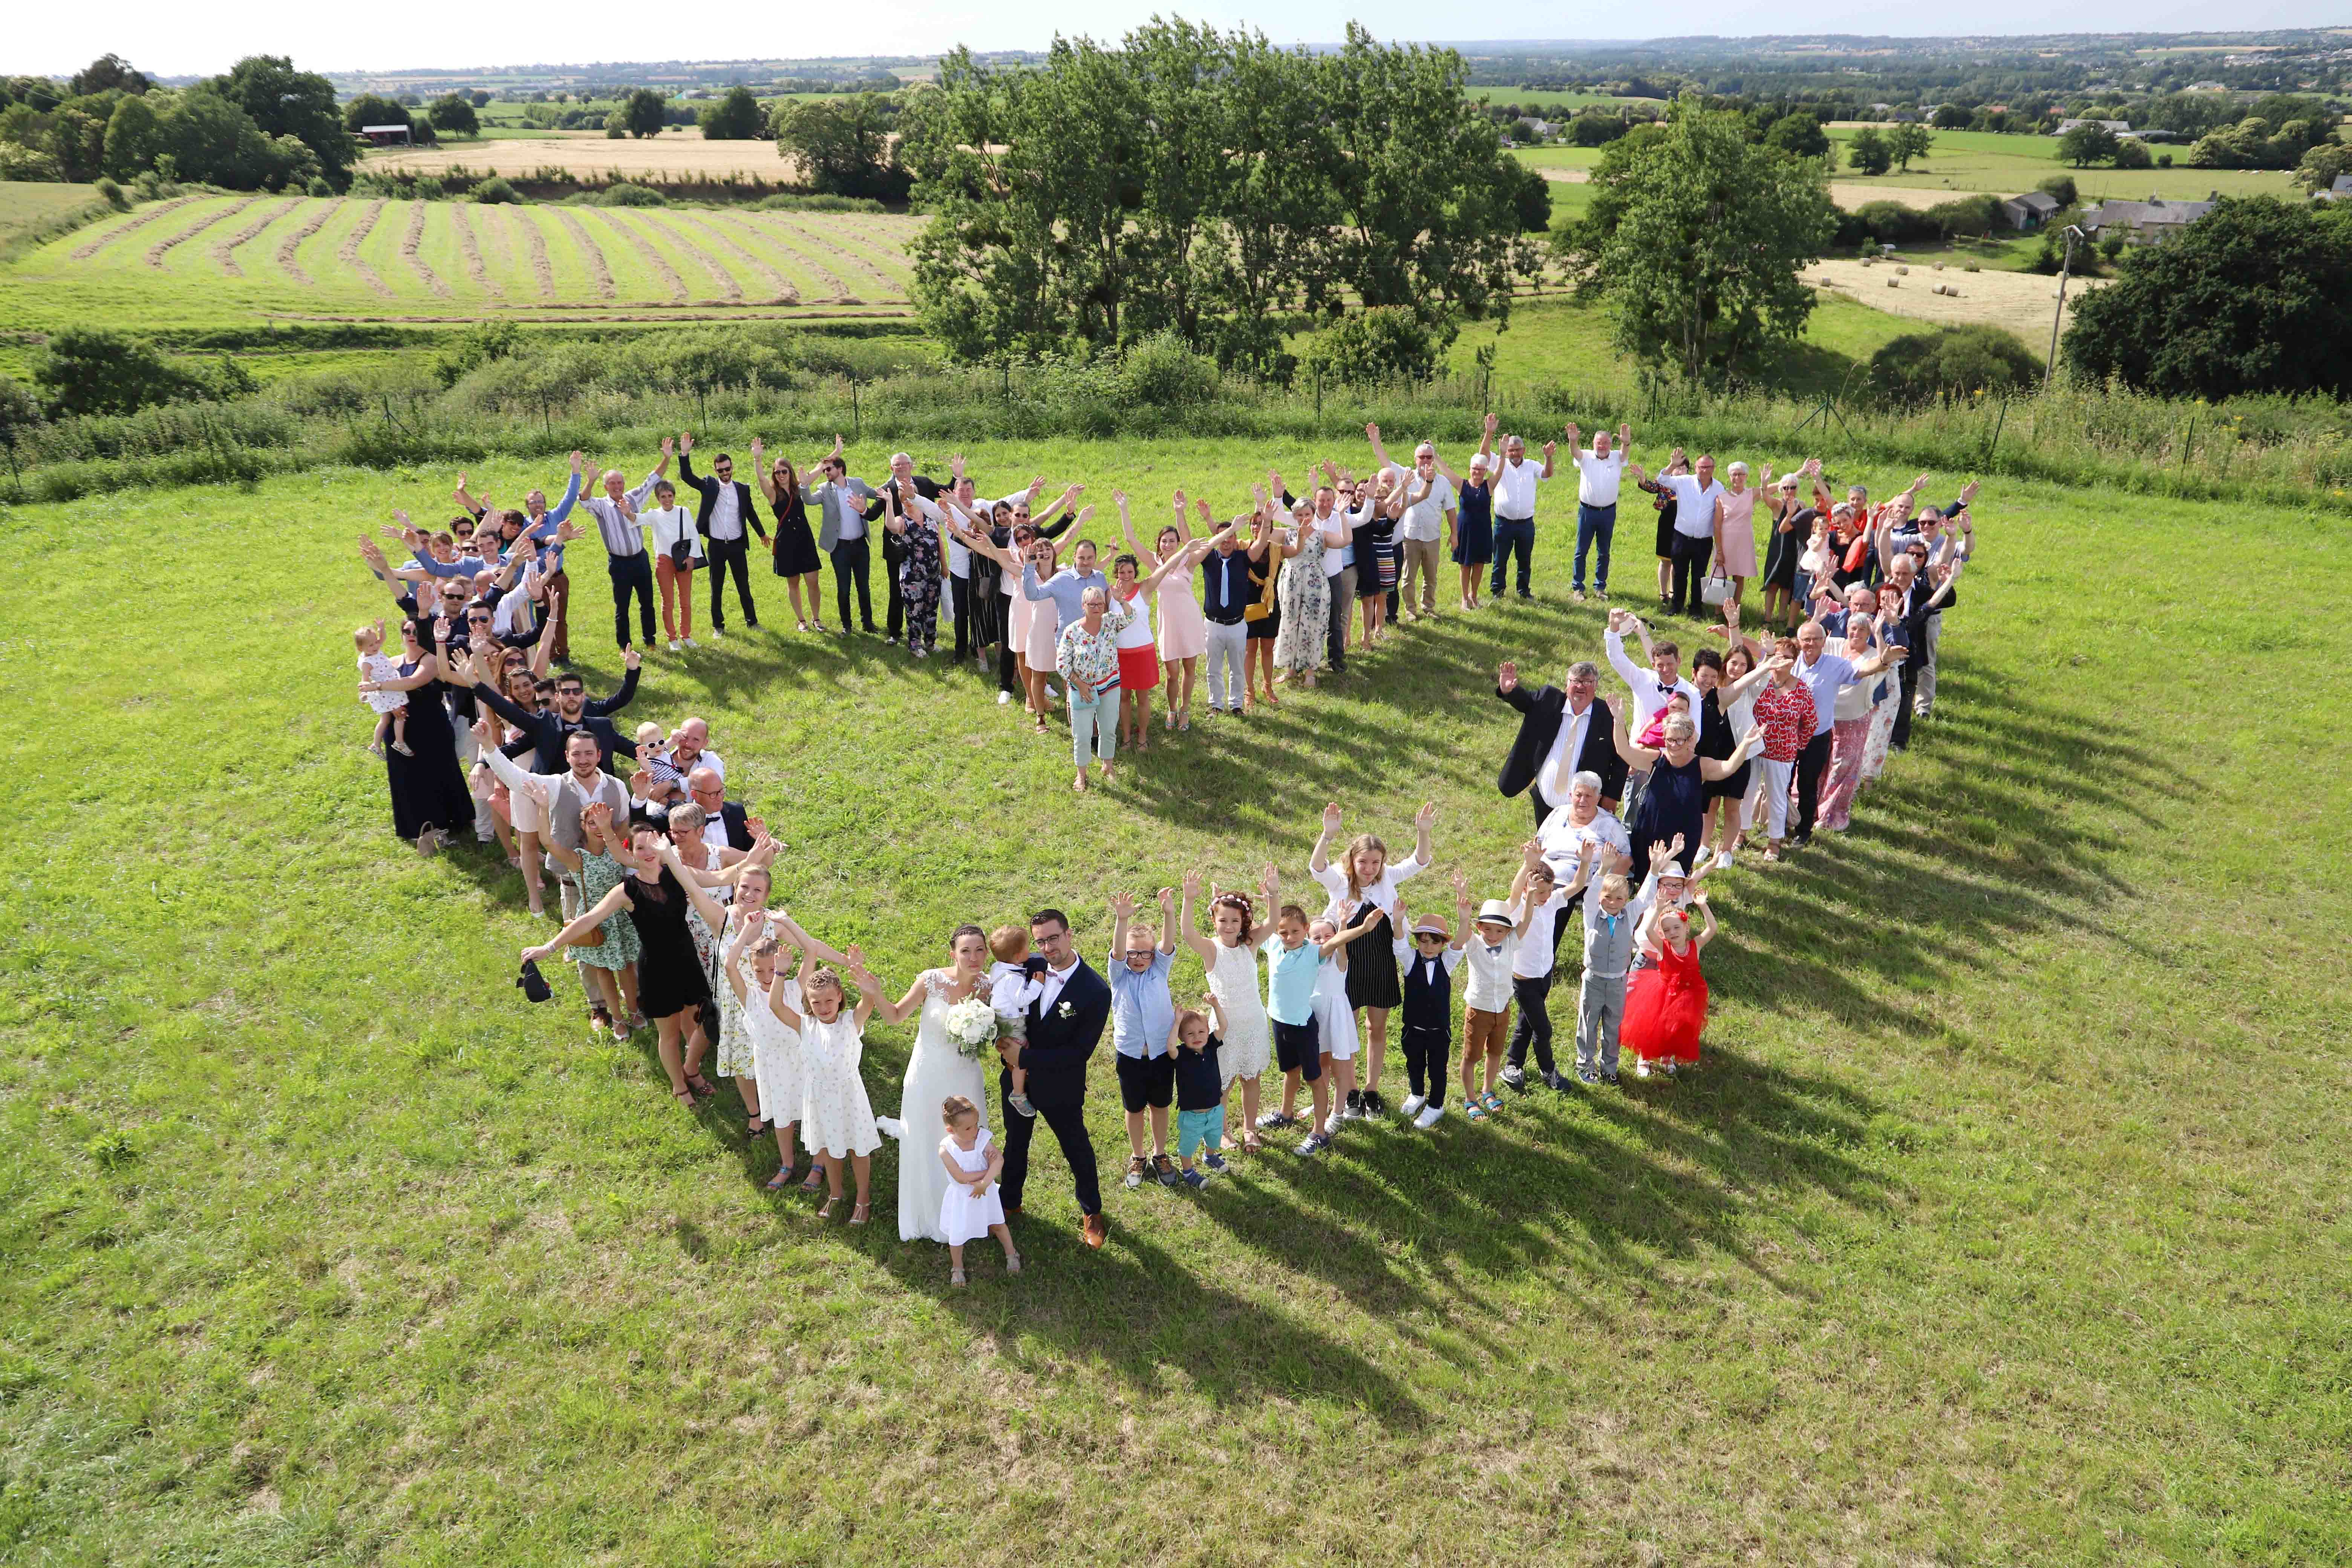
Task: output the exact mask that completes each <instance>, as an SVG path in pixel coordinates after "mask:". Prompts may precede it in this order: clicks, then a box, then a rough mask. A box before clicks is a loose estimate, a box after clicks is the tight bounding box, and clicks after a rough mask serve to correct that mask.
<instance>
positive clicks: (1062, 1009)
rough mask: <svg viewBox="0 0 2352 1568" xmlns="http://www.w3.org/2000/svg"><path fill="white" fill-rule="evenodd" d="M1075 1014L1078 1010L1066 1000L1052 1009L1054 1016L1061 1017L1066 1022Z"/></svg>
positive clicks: (1076, 1014)
mask: <svg viewBox="0 0 2352 1568" xmlns="http://www.w3.org/2000/svg"><path fill="white" fill-rule="evenodd" d="M1054 1016H1055V1017H1056V1018H1060V1019H1062V1020H1063V1021H1064V1022H1067V1021H1068V1020H1070V1019H1072V1018H1075V1017H1076V1016H1078V1010H1077V1009H1076V1007H1073V1006H1071V1005H1069V1004H1068V1003H1067V1002H1065V1003H1063V1004H1062V1005H1060V1006H1058V1007H1056V1008H1055V1009H1054Z"/></svg>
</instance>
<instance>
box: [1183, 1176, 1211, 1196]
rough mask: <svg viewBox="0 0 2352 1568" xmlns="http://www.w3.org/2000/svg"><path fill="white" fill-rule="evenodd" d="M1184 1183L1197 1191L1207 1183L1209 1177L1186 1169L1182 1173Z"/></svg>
mask: <svg viewBox="0 0 2352 1568" xmlns="http://www.w3.org/2000/svg"><path fill="white" fill-rule="evenodd" d="M1184 1184H1185V1185H1186V1186H1188V1187H1190V1188H1192V1190H1193V1191H1194V1192H1196V1193H1197V1192H1199V1191H1200V1190H1201V1189H1202V1187H1205V1186H1207V1185H1208V1184H1209V1178H1208V1177H1206V1176H1204V1175H1202V1173H1200V1172H1198V1171H1187V1172H1185V1173H1184Z"/></svg>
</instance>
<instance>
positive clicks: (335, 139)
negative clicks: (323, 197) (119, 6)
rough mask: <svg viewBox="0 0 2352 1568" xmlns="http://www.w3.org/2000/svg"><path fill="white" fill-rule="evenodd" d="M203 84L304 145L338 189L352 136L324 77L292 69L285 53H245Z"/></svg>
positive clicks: (347, 167) (267, 131)
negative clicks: (222, 73)
mask: <svg viewBox="0 0 2352 1568" xmlns="http://www.w3.org/2000/svg"><path fill="white" fill-rule="evenodd" d="M205 85H207V86H210V87H211V88H212V89H214V90H215V91H217V92H218V93H219V94H220V95H221V96H222V97H223V98H226V99H227V100H229V101H230V102H231V103H234V104H236V106H237V107H238V108H239V109H242V110H245V112H246V115H247V118H249V119H250V120H251V121H253V122H254V124H256V125H257V126H259V127H260V128H261V133H262V134H263V135H264V136H265V137H278V136H291V137H293V138H294V139H295V140H296V141H298V142H301V143H302V144H303V145H304V146H306V147H308V148H309V149H310V152H311V153H312V155H313V156H314V157H316V158H317V160H318V164H319V168H320V170H321V171H322V172H323V173H324V174H326V176H327V178H328V179H329V180H330V181H331V182H332V183H333V184H334V185H335V186H336V188H337V189H341V187H342V186H343V184H345V183H346V182H347V181H348V180H349V178H350V175H351V168H352V139H351V136H350V135H349V133H348V127H347V126H346V125H345V123H344V121H342V119H341V116H340V115H339V114H338V113H337V112H336V110H335V85H334V83H332V82H331V81H329V80H328V79H326V78H325V77H322V76H320V75H319V74H318V73H317V72H316V71H298V70H296V69H295V68H294V62H293V61H292V60H291V59H290V58H288V57H286V56H284V55H247V57H246V58H243V59H241V60H239V61H237V62H236V64H235V65H234V66H231V67H230V68H229V69H228V74H227V75H226V76H217V77H215V78H213V79H212V80H211V81H210V82H209V83H207V84H205ZM403 118H405V117H403Z"/></svg>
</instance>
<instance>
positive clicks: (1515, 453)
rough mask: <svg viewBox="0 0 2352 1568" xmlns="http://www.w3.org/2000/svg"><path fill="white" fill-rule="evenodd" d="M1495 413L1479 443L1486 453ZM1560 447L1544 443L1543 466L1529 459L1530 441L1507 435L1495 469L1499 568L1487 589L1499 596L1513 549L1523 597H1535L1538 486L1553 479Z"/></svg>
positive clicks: (1489, 418) (1487, 422)
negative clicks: (1533, 573)
mask: <svg viewBox="0 0 2352 1568" xmlns="http://www.w3.org/2000/svg"><path fill="white" fill-rule="evenodd" d="M1495 424H1496V421H1495V416H1493V415H1491V414H1489V415H1487V416H1486V436H1485V438H1484V439H1482V440H1480V441H1479V443H1478V450H1480V451H1481V452H1484V451H1486V449H1487V447H1488V446H1489V445H1490V444H1491V443H1492V442H1493V441H1494V439H1495ZM1558 451H1559V442H1557V441H1546V442H1545V443H1544V445H1543V467H1542V468H1537V467H1536V466H1535V464H1533V463H1531V462H1529V461H1528V444H1527V443H1526V442H1525V441H1523V440H1521V439H1520V438H1519V437H1517V436H1506V437H1503V460H1502V462H1501V463H1500V464H1499V465H1497V466H1496V469H1495V567H1494V573H1495V575H1494V580H1493V581H1492V582H1490V583H1489V584H1487V585H1486V587H1487V591H1488V592H1489V593H1491V594H1493V595H1495V597H1496V598H1497V599H1499V598H1501V597H1502V596H1503V579H1504V568H1505V567H1507V566H1508V565H1509V564H1510V562H1511V552H1513V551H1515V550H1516V551H1517V552H1518V556H1519V571H1518V583H1519V597H1520V598H1522V599H1528V598H1533V597H1534V596H1535V595H1533V594H1532V593H1530V592H1529V591H1528V574H1529V572H1530V570H1531V569H1532V565H1533V563H1534V560H1535V552H1536V485H1537V483H1538V481H1540V480H1543V479H1549V478H1551V464H1552V457H1553V454H1555V453H1556V452H1558Z"/></svg>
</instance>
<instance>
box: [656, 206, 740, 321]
mask: <svg viewBox="0 0 2352 1568" xmlns="http://www.w3.org/2000/svg"><path fill="white" fill-rule="evenodd" d="M646 222H647V223H650V224H653V225H654V226H655V227H656V228H658V229H660V230H661V232H662V237H664V238H666V239H667V240H668V241H669V242H670V243H671V244H673V245H675V246H677V247H678V248H679V249H681V250H683V251H685V252H686V253H687V254H688V255H689V256H691V257H693V258H694V260H695V265H697V266H698V267H700V268H702V269H703V270H704V271H705V272H708V273H709V274H710V281H711V283H712V285H713V286H714V287H716V288H717V289H718V290H719V299H721V300H724V301H726V302H727V303H728V304H730V305H740V304H741V303H742V302H743V285H742V284H740V283H739V282H737V281H736V280H735V274H733V273H732V272H730V271H728V270H727V268H724V267H722V266H720V265H719V258H717V257H715V256H713V255H711V254H710V252H709V250H708V249H706V248H705V247H702V246H700V245H698V244H697V243H696V242H695V239H694V237H693V236H691V235H687V234H681V233H679V232H678V230H677V225H676V224H674V223H672V222H671V221H670V220H669V217H668V215H667V214H666V215H664V216H663V217H662V218H661V220H660V221H658V222H656V220H655V219H653V218H651V217H648V218H646Z"/></svg>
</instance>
